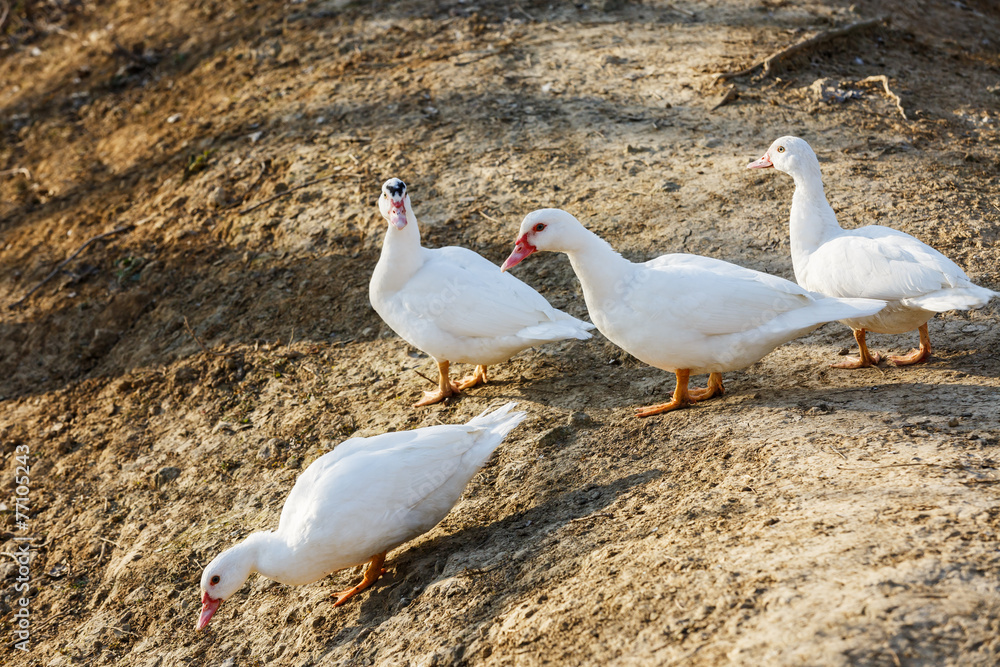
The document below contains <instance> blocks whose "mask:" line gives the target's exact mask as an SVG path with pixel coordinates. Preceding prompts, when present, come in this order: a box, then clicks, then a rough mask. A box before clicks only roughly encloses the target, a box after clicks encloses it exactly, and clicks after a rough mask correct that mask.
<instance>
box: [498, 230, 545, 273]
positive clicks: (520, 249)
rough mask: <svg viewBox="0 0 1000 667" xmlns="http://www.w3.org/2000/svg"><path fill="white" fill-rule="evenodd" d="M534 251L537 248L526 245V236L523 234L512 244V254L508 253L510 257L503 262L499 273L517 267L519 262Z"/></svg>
mask: <svg viewBox="0 0 1000 667" xmlns="http://www.w3.org/2000/svg"><path fill="white" fill-rule="evenodd" d="M536 250H538V248H536V247H535V246H533V245H531V244H530V243H528V235H527V234H525V235H524V236H522V237H521V238H519V239H518V240H517V243H515V244H514V252H512V253H510V257H508V258H507V259H506V261H504V263H503V266H501V267H500V271H506V270H507V269H509V268H511V267H514V266H517V265H518V264H520V263H521V260H523V259H524V258H525V257H527V256H528V255H530V254H531V253H533V252H535V251H536Z"/></svg>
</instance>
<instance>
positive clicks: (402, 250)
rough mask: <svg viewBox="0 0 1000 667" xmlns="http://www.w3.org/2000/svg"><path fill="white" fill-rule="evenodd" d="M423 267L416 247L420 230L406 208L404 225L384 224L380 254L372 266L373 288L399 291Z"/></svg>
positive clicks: (412, 215) (421, 252) (421, 251)
mask: <svg viewBox="0 0 1000 667" xmlns="http://www.w3.org/2000/svg"><path fill="white" fill-rule="evenodd" d="M423 265H424V255H423V248H422V247H421V246H420V228H419V227H418V226H417V218H416V216H415V215H414V214H413V211H411V210H410V209H409V207H407V209H406V226H405V227H403V228H402V229H396V227H395V226H393V225H391V224H390V225H388V226H387V229H386V231H385V237H384V238H383V239H382V254H381V255H380V256H379V259H378V263H377V264H376V265H375V272H374V274H373V276H372V281H373V286H374V285H375V284H377V285H378V287H379V289H380V290H383V291H387V292H394V291H396V290H398V289H401V288H402V287H403V285H405V284H406V282H407V281H408V280H409V279H410V278H411V277H413V274H414V273H416V272H417V271H418V270H419V269H420V267H421V266H423Z"/></svg>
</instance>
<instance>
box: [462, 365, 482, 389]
mask: <svg viewBox="0 0 1000 667" xmlns="http://www.w3.org/2000/svg"><path fill="white" fill-rule="evenodd" d="M489 381H490V379H489V378H488V377H486V366H483V365H481V364H480V365H479V366H476V371H475V372H474V373H473V374H472V375H470V376H469V377H466V378H462V379H461V380H459V381H458V382H456V383H455V386H456V387H458V389H459V391H461V390H463V389H468V388H469V387H475V386H476V385H477V384H486V383H487V382H489Z"/></svg>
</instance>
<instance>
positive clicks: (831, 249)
mask: <svg viewBox="0 0 1000 667" xmlns="http://www.w3.org/2000/svg"><path fill="white" fill-rule="evenodd" d="M769 167H773V168H775V169H777V170H778V171H783V172H785V173H786V174H788V175H789V176H791V177H792V178H793V179H794V180H795V194H794V195H792V211H791V218H790V221H789V227H790V233H791V246H792V266H793V268H794V269H795V280H796V281H798V283H799V285H802V286H803V287H805V288H806V289H808V290H813V291H815V292H820V293H821V294H826V295H827V296H835V297H868V298H872V299H882V300H884V301H886V302H888V304H889V305H888V306H887V307H886V308H885V309H883V310H882V311H880V312H878V313H876V314H874V315H869V316H867V317H849V318H842V319H841V321H842V322H843V323H844V324H846V325H847V326H849V327H851V329H853V330H854V338H855V340H857V342H858V351H859V356H858V357H856V358H850V359H848V360H846V361H843V362H840V363H836V364H832V365H833V366H834V367H835V368H863V367H866V366H873V365H875V364H878V362H879V361H880V360H881V356H880V355H879V354H878V353H877V352H870V351H869V350H868V346H867V345H866V343H865V333H866V332H868V331H872V332H875V333H884V334H899V333H904V332H907V331H912V330H914V329H917V330H918V331H919V332H920V346H919V347H918V348H916V349H914V350H913V351H911V352H910V353H909V354H904V355H900V356H890V357H889V359H890V360H891V361H892V362H893V363H894V364H896V365H897V366H906V365H909V364H916V363H920V362H922V361H927V359H929V358H930V356H931V339H930V334H928V332H927V322H928V320H930V319H931V318H932V317H934V314H935V313H941V312H944V311H946V310H968V309H970V308H980V307H982V306H985V305H986V303H987V302H989V300H990V299H991V298H993V297H994V296H996V295H997V293H996V292H994V291H992V290H989V289H986V288H985V287H980V286H978V285H975V284H973V283H972V281H970V280H969V278H968V277H967V276H966V275H965V272H964V271H962V269H960V268H959V267H958V265H957V264H955V263H954V262H953V261H951V260H950V259H948V258H947V257H945V256H944V255H942V254H941V253H939V252H938V251H937V250H935V249H934V248H932V247H930V246H929V245H927V244H925V243H921V242H920V241H918V240H917V239H915V238H914V237H912V236H910V235H909V234H905V233H903V232H901V231H898V230H895V229H891V228H889V227H882V226H880V225H868V226H867V227H861V228H859V229H843V228H841V226H840V225H839V224H838V223H837V216H836V214H835V213H834V212H833V209H832V208H831V207H830V204H829V202H827V199H826V193H825V192H824V191H823V177H822V175H821V174H820V169H819V161H818V160H817V159H816V154H815V153H814V152H813V150H812V148H810V147H809V144H808V143H806V142H805V141H804V140H802V139H799V138H798V137H781V138H780V139H778V140H777V141H775V142H774V143H773V144H771V147H770V148H768V149H767V152H766V153H764V155H763V157H761V158H760V159H759V160H756V161H754V162H751V163H750V164H748V165H747V169H765V168H769Z"/></svg>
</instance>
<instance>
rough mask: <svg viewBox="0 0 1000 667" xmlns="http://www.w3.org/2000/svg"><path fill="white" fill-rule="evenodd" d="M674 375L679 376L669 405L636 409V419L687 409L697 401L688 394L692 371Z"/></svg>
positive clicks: (681, 371)
mask: <svg viewBox="0 0 1000 667" xmlns="http://www.w3.org/2000/svg"><path fill="white" fill-rule="evenodd" d="M674 375H676V376H677V386H676V387H675V388H674V397H673V398H672V399H671V400H670V401H669V402H667V403H660V404H659V405H647V406H645V407H642V408H636V409H635V416H636V417H652V416H653V415H658V414H660V413H662V412H670V411H671V410H678V409H680V408H686V407H687V406H689V405H691V404H692V403H694V402H695V400H697V399H694V398H692V397H691V394H690V393H688V379H689V378H690V377H691V371H689V370H684V369H682V370H678V371H674Z"/></svg>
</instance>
